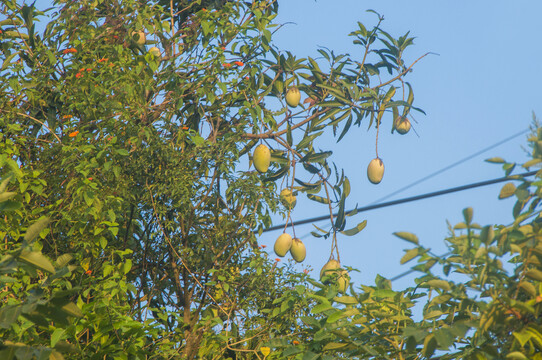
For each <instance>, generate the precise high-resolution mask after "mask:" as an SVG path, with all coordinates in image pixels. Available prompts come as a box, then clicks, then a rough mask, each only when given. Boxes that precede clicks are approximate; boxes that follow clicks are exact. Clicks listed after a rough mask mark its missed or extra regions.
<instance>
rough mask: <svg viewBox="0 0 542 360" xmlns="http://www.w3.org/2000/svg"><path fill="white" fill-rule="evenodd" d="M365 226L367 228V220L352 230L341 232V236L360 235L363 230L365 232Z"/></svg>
mask: <svg viewBox="0 0 542 360" xmlns="http://www.w3.org/2000/svg"><path fill="white" fill-rule="evenodd" d="M365 226H367V220H363V221H362V222H360V223H359V224H358V225H357V226H356V227H354V228H352V229H348V230H344V231H341V234H343V235H346V236H353V235H356V234H357V233H359V232H360V231H361V230H363V229H364V228H365Z"/></svg>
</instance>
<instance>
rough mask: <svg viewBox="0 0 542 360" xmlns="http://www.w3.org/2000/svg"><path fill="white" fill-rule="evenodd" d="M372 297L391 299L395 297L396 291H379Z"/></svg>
mask: <svg viewBox="0 0 542 360" xmlns="http://www.w3.org/2000/svg"><path fill="white" fill-rule="evenodd" d="M371 296H372V297H379V298H389V297H394V296H395V291H393V290H389V289H378V290H376V291H375V292H373V293H372V294H371Z"/></svg>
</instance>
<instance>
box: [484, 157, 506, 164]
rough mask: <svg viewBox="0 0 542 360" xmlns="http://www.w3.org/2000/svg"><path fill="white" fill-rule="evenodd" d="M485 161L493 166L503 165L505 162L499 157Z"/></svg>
mask: <svg viewBox="0 0 542 360" xmlns="http://www.w3.org/2000/svg"><path fill="white" fill-rule="evenodd" d="M486 161H487V162H490V163H495V164H503V163H505V162H506V160H504V159H503V158H500V157H492V158H489V159H486Z"/></svg>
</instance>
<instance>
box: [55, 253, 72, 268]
mask: <svg viewBox="0 0 542 360" xmlns="http://www.w3.org/2000/svg"><path fill="white" fill-rule="evenodd" d="M72 259H73V255H71V254H64V255H60V256H59V257H58V258H57V259H56V264H57V266H58V267H63V266H66V265H67V264H68V263H69V262H70V261H72Z"/></svg>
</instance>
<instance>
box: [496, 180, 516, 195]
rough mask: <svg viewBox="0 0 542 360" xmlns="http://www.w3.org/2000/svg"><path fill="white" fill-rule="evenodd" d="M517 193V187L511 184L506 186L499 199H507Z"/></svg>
mask: <svg viewBox="0 0 542 360" xmlns="http://www.w3.org/2000/svg"><path fill="white" fill-rule="evenodd" d="M515 191H516V186H515V185H514V184H513V183H511V182H509V183H506V184H504V186H503V187H502V189H501V193H500V194H499V199H506V198H508V197H510V196H512V195H514V193H515Z"/></svg>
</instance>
